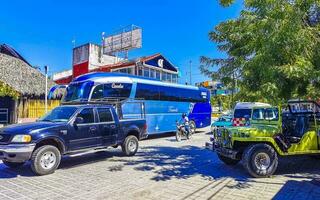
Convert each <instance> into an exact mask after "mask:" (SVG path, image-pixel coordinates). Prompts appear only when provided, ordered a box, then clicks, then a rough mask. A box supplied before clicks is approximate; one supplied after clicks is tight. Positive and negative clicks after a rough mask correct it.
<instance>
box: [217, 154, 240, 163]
mask: <svg viewBox="0 0 320 200" xmlns="http://www.w3.org/2000/svg"><path fill="white" fill-rule="evenodd" d="M218 158H219V159H220V160H221V161H222V162H224V164H226V165H236V164H238V162H239V161H240V160H236V159H232V158H228V157H226V156H223V155H221V154H219V153H218Z"/></svg>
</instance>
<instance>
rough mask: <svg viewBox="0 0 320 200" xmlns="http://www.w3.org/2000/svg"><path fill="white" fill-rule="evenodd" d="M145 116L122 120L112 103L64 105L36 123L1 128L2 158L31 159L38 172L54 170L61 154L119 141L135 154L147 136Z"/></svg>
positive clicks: (18, 162) (10, 161)
mask: <svg viewBox="0 0 320 200" xmlns="http://www.w3.org/2000/svg"><path fill="white" fill-rule="evenodd" d="M146 128H147V126H146V121H145V119H130V120H128V119H127V120H120V119H119V117H118V115H117V112H116V111H115V109H114V107H113V106H111V105H92V104H91V105H89V104H88V105H63V106H59V107H56V108H55V109H53V110H52V111H51V112H50V113H49V114H48V115H46V116H45V117H43V118H42V119H40V120H38V121H37V122H34V123H26V124H17V125H11V126H7V127H5V128H1V129H0V159H1V160H2V161H3V163H4V164H5V165H7V166H8V167H11V168H15V167H19V166H22V165H23V164H24V163H25V162H26V161H28V160H30V161H31V168H32V170H33V172H34V173H36V174H37V175H46V174H50V173H53V172H54V171H55V170H56V169H57V168H58V166H59V164H60V161H61V156H62V155H66V154H76V153H79V152H85V151H88V150H97V149H105V148H107V147H110V146H113V147H117V146H118V145H119V146H121V147H122V151H123V153H124V154H125V155H127V156H132V155H134V154H135V153H136V152H137V150H138V147H139V143H138V141H139V140H140V139H143V138H145V137H146V136H147V132H146Z"/></svg>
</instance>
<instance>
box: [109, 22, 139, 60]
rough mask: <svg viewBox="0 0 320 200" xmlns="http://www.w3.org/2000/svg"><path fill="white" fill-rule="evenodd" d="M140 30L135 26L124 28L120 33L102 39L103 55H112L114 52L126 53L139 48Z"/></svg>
mask: <svg viewBox="0 0 320 200" xmlns="http://www.w3.org/2000/svg"><path fill="white" fill-rule="evenodd" d="M141 46H142V29H141V28H139V27H136V26H130V29H128V28H125V29H123V30H122V31H121V32H120V33H117V34H113V35H110V36H107V37H105V38H103V53H104V54H109V55H110V54H112V53H115V52H121V51H128V50H130V49H136V48H141Z"/></svg>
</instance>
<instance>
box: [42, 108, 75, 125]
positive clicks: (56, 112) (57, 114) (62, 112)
mask: <svg viewBox="0 0 320 200" xmlns="http://www.w3.org/2000/svg"><path fill="white" fill-rule="evenodd" d="M76 110H77V108H76V107H71V106H70V107H69V106H59V107H56V108H54V109H53V110H52V111H51V112H49V113H48V114H47V115H45V116H44V117H43V118H41V119H40V121H55V122H67V121H69V119H70V117H71V116H72V115H73V114H74V113H75V111H76Z"/></svg>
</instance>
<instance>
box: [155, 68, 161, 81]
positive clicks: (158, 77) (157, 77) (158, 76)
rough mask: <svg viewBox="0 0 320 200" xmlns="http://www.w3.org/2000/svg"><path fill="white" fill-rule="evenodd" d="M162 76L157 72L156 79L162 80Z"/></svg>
mask: <svg viewBox="0 0 320 200" xmlns="http://www.w3.org/2000/svg"><path fill="white" fill-rule="evenodd" d="M160 78H161V76H160V71H158V70H156V79H157V80H160Z"/></svg>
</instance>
